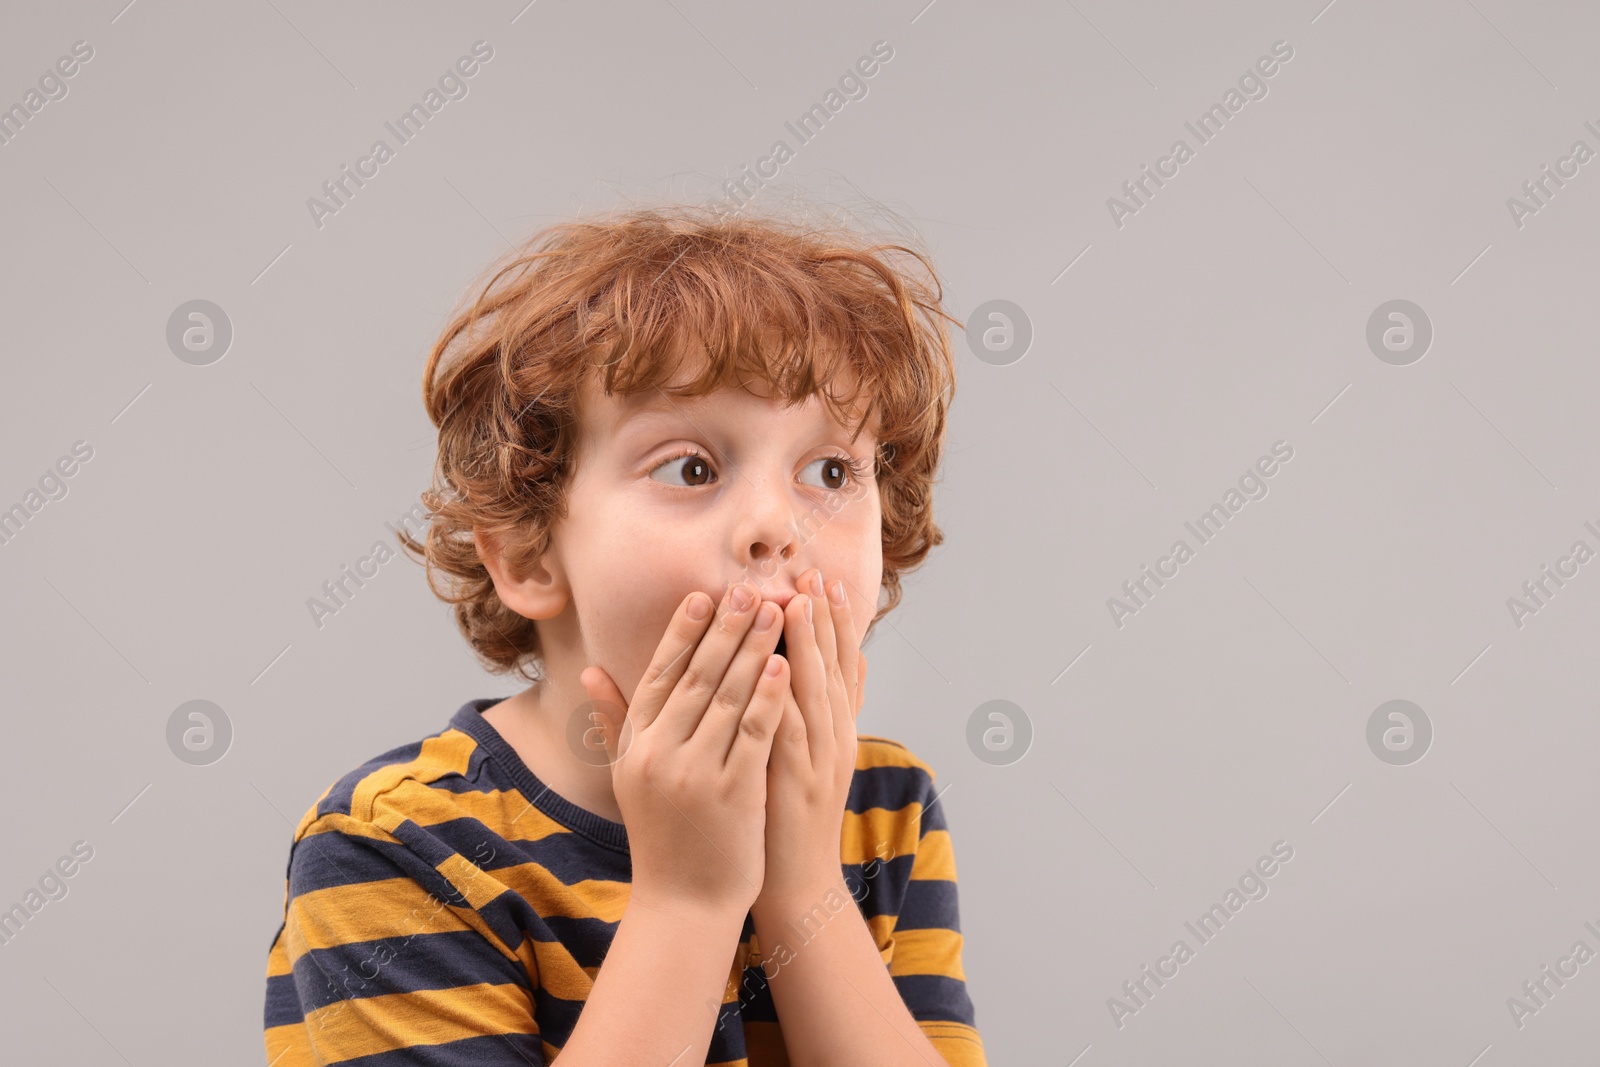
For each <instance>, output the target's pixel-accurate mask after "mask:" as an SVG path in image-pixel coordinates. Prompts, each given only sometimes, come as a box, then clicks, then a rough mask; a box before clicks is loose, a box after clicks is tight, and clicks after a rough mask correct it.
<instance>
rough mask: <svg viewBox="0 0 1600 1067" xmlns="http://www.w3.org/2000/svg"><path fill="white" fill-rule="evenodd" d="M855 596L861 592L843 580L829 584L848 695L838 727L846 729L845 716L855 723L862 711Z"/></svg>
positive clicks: (841, 670) (832, 613) (841, 665)
mask: <svg viewBox="0 0 1600 1067" xmlns="http://www.w3.org/2000/svg"><path fill="white" fill-rule="evenodd" d="M852 594H854V595H859V593H858V591H856V590H854V589H852V588H851V586H850V583H849V582H847V581H845V580H844V579H843V578H834V579H833V580H831V581H829V582H828V604H829V606H830V609H831V610H830V614H831V615H832V616H833V630H834V634H835V637H834V641H835V643H836V645H837V646H838V656H839V675H840V679H841V681H840V684H841V685H842V686H843V687H844V695H845V699H844V700H843V701H842V702H841V703H842V706H841V707H840V708H839V712H838V714H839V718H838V722H837V725H839V726H843V724H844V717H845V716H846V715H848V716H849V717H850V718H851V720H852V721H853V720H854V719H855V715H856V712H857V711H859V710H860V708H861V695H860V693H861V682H860V678H859V675H860V668H859V667H857V663H858V662H859V661H860V659H861V647H860V646H861V638H860V637H859V636H858V635H857V634H856V618H855V612H854V611H853V610H852V601H853V599H854V596H853V595H852ZM835 595H837V596H838V598H839V602H838V603H834V596H835Z"/></svg>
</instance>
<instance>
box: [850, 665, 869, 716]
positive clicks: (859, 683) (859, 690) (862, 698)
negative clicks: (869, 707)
mask: <svg viewBox="0 0 1600 1067" xmlns="http://www.w3.org/2000/svg"><path fill="white" fill-rule="evenodd" d="M866 700H867V654H866V653H865V652H862V653H859V654H858V657H857V659H856V706H855V710H853V711H852V712H851V713H850V716H851V719H852V721H854V720H859V719H860V718H861V705H862V704H864V703H866Z"/></svg>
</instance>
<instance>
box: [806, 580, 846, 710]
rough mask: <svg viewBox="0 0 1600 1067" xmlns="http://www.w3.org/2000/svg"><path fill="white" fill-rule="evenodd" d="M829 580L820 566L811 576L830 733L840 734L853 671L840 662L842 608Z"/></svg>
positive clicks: (815, 624)
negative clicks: (839, 618) (838, 626)
mask: <svg viewBox="0 0 1600 1067" xmlns="http://www.w3.org/2000/svg"><path fill="white" fill-rule="evenodd" d="M835 581H837V579H835ZM830 584H832V583H829V582H828V581H827V580H826V579H825V578H824V577H823V574H822V571H821V570H818V571H817V572H816V574H815V575H814V576H813V577H812V579H811V584H810V588H811V589H812V590H813V591H814V592H815V593H816V604H815V605H814V616H815V618H814V627H815V629H816V632H817V647H818V649H819V650H820V651H821V653H822V670H823V678H824V679H825V680H826V682H827V691H828V712H829V714H828V736H829V737H837V736H838V733H839V718H840V717H841V716H843V715H844V713H845V709H846V708H848V707H849V706H850V704H849V694H850V678H851V677H853V675H846V674H845V673H844V671H843V669H842V668H841V666H840V663H839V638H838V636H837V633H836V632H835V628H834V618H835V616H836V615H837V614H838V612H839V609H838V607H837V606H835V604H834V603H833V596H832V592H831V590H830V589H829V588H828V586H829V585H830Z"/></svg>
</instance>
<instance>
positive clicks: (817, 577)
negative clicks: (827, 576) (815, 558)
mask: <svg viewBox="0 0 1600 1067" xmlns="http://www.w3.org/2000/svg"><path fill="white" fill-rule="evenodd" d="M811 592H812V593H813V594H814V595H816V596H821V595H822V572H821V571H818V572H817V573H815V574H813V575H812V576H811Z"/></svg>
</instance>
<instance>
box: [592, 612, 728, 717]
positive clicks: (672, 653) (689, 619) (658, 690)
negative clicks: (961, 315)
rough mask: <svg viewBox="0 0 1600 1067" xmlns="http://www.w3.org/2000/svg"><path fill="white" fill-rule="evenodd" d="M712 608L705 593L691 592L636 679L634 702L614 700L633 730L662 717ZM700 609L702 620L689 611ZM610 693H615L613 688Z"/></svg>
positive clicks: (619, 697) (709, 622) (619, 698)
mask: <svg viewBox="0 0 1600 1067" xmlns="http://www.w3.org/2000/svg"><path fill="white" fill-rule="evenodd" d="M715 607H716V605H715V604H714V603H712V600H711V598H710V597H709V596H707V595H706V594H704V593H701V592H694V593H690V594H689V595H688V596H687V597H685V598H684V600H683V603H681V604H679V605H678V610H677V611H675V612H673V613H672V622H670V623H668V624H667V632H666V633H665V634H663V635H662V637H661V643H660V644H659V645H657V646H656V654H655V656H654V658H652V659H651V660H650V666H648V667H646V668H645V672H644V676H643V677H642V678H640V679H639V687H638V688H637V689H635V690H634V691H633V700H632V701H621V694H620V693H619V694H618V695H617V697H615V698H614V699H617V700H619V701H621V702H622V705H623V706H624V707H626V708H627V709H628V715H629V717H630V718H632V719H633V728H634V729H635V730H642V729H644V728H645V727H646V726H649V725H650V724H651V723H652V722H654V721H655V719H656V716H658V715H660V714H661V709H662V707H663V706H664V705H665V704H666V702H667V697H668V696H670V695H671V694H672V690H673V687H674V686H676V685H677V684H678V679H679V678H681V677H683V672H684V671H685V670H687V669H688V666H689V657H690V656H691V655H692V654H693V652H694V650H695V647H696V646H698V645H699V644H700V639H701V638H702V637H704V636H705V632H706V629H707V628H708V627H709V626H710V625H711V615H712V610H713V609H714V608H715ZM701 609H704V610H705V617H704V618H699V619H697V618H695V617H694V616H693V614H691V611H694V610H701ZM612 689H613V690H615V689H616V686H614V685H613V686H612Z"/></svg>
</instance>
